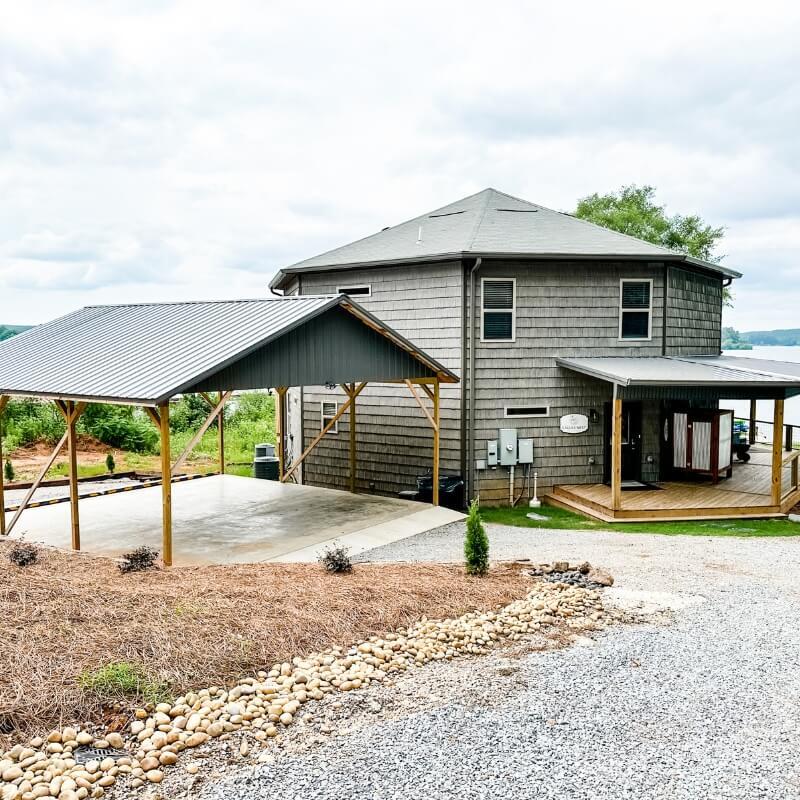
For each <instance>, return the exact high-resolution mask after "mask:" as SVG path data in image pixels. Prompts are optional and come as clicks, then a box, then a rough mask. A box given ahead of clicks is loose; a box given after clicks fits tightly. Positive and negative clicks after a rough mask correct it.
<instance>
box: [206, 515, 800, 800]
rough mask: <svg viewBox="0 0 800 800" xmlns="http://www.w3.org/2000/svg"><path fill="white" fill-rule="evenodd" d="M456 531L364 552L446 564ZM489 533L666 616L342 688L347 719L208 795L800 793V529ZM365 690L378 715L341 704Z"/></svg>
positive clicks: (498, 550) (497, 543) (511, 548)
mask: <svg viewBox="0 0 800 800" xmlns="http://www.w3.org/2000/svg"><path fill="white" fill-rule="evenodd" d="M462 530H463V525H462V524H456V525H453V526H448V527H446V528H443V529H439V530H438V531H433V532H430V533H428V534H423V535H421V536H418V537H415V538H413V539H409V540H405V541H401V542H397V543H395V544H392V545H389V546H386V547H384V548H380V549H378V550H375V551H372V552H371V553H369V554H367V555H368V556H369V557H371V558H373V559H375V560H388V559H401V560H430V559H438V560H447V559H453V560H458V559H460V552H461V536H462ZM489 534H490V539H491V543H492V555H493V557H495V558H507V557H518V558H524V557H529V558H532V559H533V560H535V561H551V560H554V559H564V560H571V561H580V560H584V559H585V560H589V561H591V562H592V563H593V564H597V565H598V566H603V567H606V568H608V569H609V570H610V571H611V572H612V573H613V574H614V575H615V576H616V579H617V583H616V586H615V588H614V589H612V590H608V591H609V596H610V597H616V598H617V599H618V601H620V602H623V601H624V602H626V603H629V604H630V603H631V602H633V601H636V600H640V601H643V602H645V604H646V605H649V604H650V603H651V602H652V603H656V604H660V605H667V606H671V607H672V608H674V609H677V610H675V611H674V612H671V613H670V615H669V621H668V622H664V619H663V615H662V616H661V617H659V618H657V619H656V618H654V620H653V622H651V623H648V624H643V625H632V626H622V627H615V628H612V629H610V630H608V631H607V632H605V633H603V634H600V635H597V636H596V637H595V639H594V643H593V644H592V643H591V642H590V641H586V640H582V644H583V646H577V645H576V646H572V647H569V648H566V649H559V650H552V649H549V650H544V651H541V652H530V650H529V649H528V650H526V651H525V652H523V653H521V654H519V655H518V657H515V658H512V659H509V654H507V653H506V654H502V653H497V654H492V655H490V656H486V657H483V658H480V659H477V660H463V661H457V662H453V663H449V664H439V665H435V666H433V667H430V668H424V669H421V670H416V671H415V672H414V674H413V676H406V677H405V678H404V679H403V680H402V681H399V682H398V684H397V685H396V686H394V687H381V688H380V689H378V690H376V691H375V692H373V691H372V690H370V691H368V692H361V693H353V695H354V696H353V698H350V697H348V698H347V702H346V703H345V704H344V706H343V707H342V708H340V710H339V713H340V714H341V715H342V716H344V717H347V716H348V714H351V713H352V714H354V717H353V721H351V722H348V721H347V720H344V721H343V723H342V725H341V726H339V729H338V730H334V731H333V733H332V735H331V736H316V737H314V736H310V737H307V738H308V742H307V743H306V744H305V745H303V746H296V747H291V746H289V747H284V748H282V749H280V748H279V749H278V751H277V752H278V757H277V760H276V762H275V763H274V764H265V765H263V766H259V767H258V768H256V769H255V770H253V769H247V770H242V771H240V772H238V773H237V774H236V775H234V776H233V778H232V779H229V780H228V781H226V782H224V783H217V784H215V785H214V786H211V787H208V788H207V790H206V792H205V793H204V794H203V795H202V796H203V797H205V798H207V800H212V799H213V800H222V799H223V798H224V799H225V800H256V798H261V797H270V796H272V797H280V798H284V799H285V800H292V799H293V798H297V800H299V799H300V798H303V800H306V799H307V798H319V799H320V800H328V799H330V800H333V798H336V799H337V800H339V798H346V797H359V798H370V799H371V800H372V799H374V800H384V799H385V800H389V798H405V799H407V800H416V799H417V798H419V799H420V800H422V798H425V800H438V799H439V798H452V797H456V796H457V797H459V798H463V800H471V799H472V798H539V797H541V798H637V800H641V799H643V798H670V799H672V798H692V800H696V799H697V798H761V797H763V798H767V797H768V798H771V799H773V800H779V799H781V798H798V797H800V713H798V712H799V711H800V591H799V590H798V576H800V538H792V539H789V538H783V539H733V538H715V539H712V538H704V537H676V536H650V535H642V534H618V533H596V532H590V533H586V532H570V531H536V530H530V529H520V528H506V527H501V526H489ZM503 665H505V666H503ZM356 695H361V697H360V698H358V697H356ZM370 698H371V699H370ZM376 700H377V701H378V702H380V704H381V712H380V713H377V714H376V713H373V714H372V715H371V716H370V714H369V711H365V712H363V713H362V714H361V715H360V716H359V714H358V713H356V710H354V709H351V710H350V711H348V706H347V703H348V702H349V703H351V704H352V703H361V704H365V703H367V702H371V703H373V704H374V703H375V701H376ZM340 705H341V704H340ZM373 711H374V709H373Z"/></svg>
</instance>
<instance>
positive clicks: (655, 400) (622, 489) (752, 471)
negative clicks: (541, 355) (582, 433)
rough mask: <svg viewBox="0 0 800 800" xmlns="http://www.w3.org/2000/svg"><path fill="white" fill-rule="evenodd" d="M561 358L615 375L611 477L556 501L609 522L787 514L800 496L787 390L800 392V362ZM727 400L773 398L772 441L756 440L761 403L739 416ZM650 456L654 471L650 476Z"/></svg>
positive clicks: (575, 487)
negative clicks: (646, 425) (650, 434)
mask: <svg viewBox="0 0 800 800" xmlns="http://www.w3.org/2000/svg"><path fill="white" fill-rule="evenodd" d="M559 365H560V366H562V367H564V368H566V369H570V370H573V371H576V372H580V373H582V374H584V375H589V376H590V377H593V378H596V379H597V380H603V381H606V382H607V383H609V384H610V387H609V388H610V395H611V398H610V403H609V404H608V406H607V411H606V415H607V419H606V431H607V434H606V439H607V442H606V456H605V458H606V464H605V468H606V469H605V471H606V475H607V480H606V481H605V482H604V483H590V484H575V483H570V484H558V485H556V486H554V487H553V489H552V491H551V493H550V494H549V495H548V498H547V499H548V500H549V502H551V503H553V504H555V505H558V506H561V507H564V508H568V509H571V510H574V511H578V512H580V513H583V514H586V515H589V516H592V517H594V518H596V519H600V520H603V521H609V522H610V521H618V522H635V521H639V522H641V521H653V520H698V519H730V518H740V519H741V518H765V517H781V516H784V515H786V514H787V513H788V512H789V511H791V509H792V508H794V506H795V505H797V504H798V503H800V482H799V480H798V464H799V463H800V448H797V449H796V448H795V443H794V441H793V435H792V431H793V429H792V426H787V425H785V420H784V402H785V400H786V398H788V397H791V396H794V395H796V394H798V393H800V364H791V363H787V362H775V361H763V360H759V359H748V358H737V357H730V356H716V357H715V356H709V357H702V358H698V357H667V356H663V357H652V358H586V359H559ZM726 399H749V400H750V401H751V404H752V406H753V408H755V401H756V400H771V401H772V404H773V419H772V420H771V425H770V426H769V427H770V428H771V435H770V437H769V438H770V441H769V442H767V443H759V444H756V443H754V442H755V439H754V436H753V432H754V411H753V412H752V413H751V415H750V416H751V419H750V420H747V421H741V420H738V421H737V420H735V418H734V414H733V412H732V411H730V410H727V409H726V408H725V400H726ZM642 408H644V409H645V412H644V414H645V415H648V414H649V415H650V416H653V415H657V420H653V419H650V420H649V422H650V428H651V429H652V428H655V429H656V430H657V431H658V437H657V440H654V441H653V442H651V447H655V453H649V454H647V455H644V453H643V451H642V447H641V438H642V434H641V430H642V428H641V416H642V410H641V409H642ZM637 414H638V419H637ZM653 423H657V424H655V425H654V424H653ZM742 445H746V446H745V447H742ZM637 459H638V465H637V463H636V461H637ZM643 459H647V461H648V472H649V473H650V475H651V476H653V478H654V479H651V480H641V477H640V476H641V466H642V460H643ZM631 465H633V473H635V472H636V467H637V466H638V468H639V476H637V475H635V474H632V471H631Z"/></svg>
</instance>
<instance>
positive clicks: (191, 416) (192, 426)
mask: <svg viewBox="0 0 800 800" xmlns="http://www.w3.org/2000/svg"><path fill="white" fill-rule="evenodd" d="M210 413H211V407H210V406H209V405H208V403H207V402H206V401H205V400H204V399H203V398H202V397H201V396H200V395H199V394H185V395H183V397H181V399H180V400H179V401H178V402H177V403H174V404H173V405H172V406H171V407H170V410H169V427H170V430H171V431H172V432H173V433H177V432H182V431H191V432H192V433H194V432H195V431H196V430H197V429H198V428H199V427H200V426H201V425H202V424H203V423H204V422H205V421H206V418H207V417H208V415H209V414H210ZM216 425H217V422H216V420H214V423H213V424H212V426H211V427H212V428H216Z"/></svg>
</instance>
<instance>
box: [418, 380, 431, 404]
mask: <svg viewBox="0 0 800 800" xmlns="http://www.w3.org/2000/svg"><path fill="white" fill-rule="evenodd" d="M419 388H420V389H422V391H423V392H425V394H426V395H428V399H429V400H433V390H432V389H431V388H430V387H428V385H427V384H424V383H420V384H419Z"/></svg>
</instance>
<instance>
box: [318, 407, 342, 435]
mask: <svg viewBox="0 0 800 800" xmlns="http://www.w3.org/2000/svg"><path fill="white" fill-rule="evenodd" d="M338 411H339V404H338V403H337V402H335V401H327V400H323V401H322V403H321V404H320V425H319V429H320V431H323V430H325V426H326V425H327V424H328V423H329V422H330V421H331V420H332V419H333V418H334V417H335V416H336V414H337V413H338ZM328 433H339V421H338V420H337V421H336V422H335V423H334V425H333V427H332V428H331V429H330V430H329V431H328Z"/></svg>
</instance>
